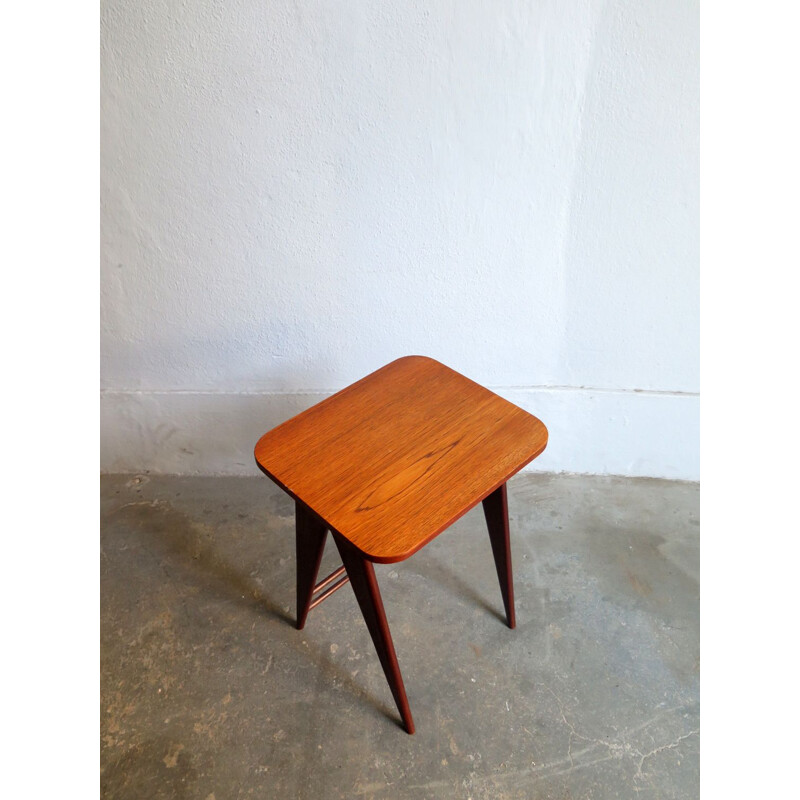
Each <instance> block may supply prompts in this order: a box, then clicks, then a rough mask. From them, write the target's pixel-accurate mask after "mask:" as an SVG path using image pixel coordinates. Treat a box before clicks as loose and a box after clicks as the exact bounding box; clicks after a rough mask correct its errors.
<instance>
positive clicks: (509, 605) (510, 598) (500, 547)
mask: <svg viewBox="0 0 800 800" xmlns="http://www.w3.org/2000/svg"><path fill="white" fill-rule="evenodd" d="M483 513H484V515H485V516H486V525H487V527H488V528H489V540H490V541H491V543H492V554H493V555H494V565H495V567H496V568H497V577H498V579H499V580H500V591H501V593H502V595H503V605H504V606H505V608H506V619H507V620H508V627H509V628H514V627H516V625H517V618H516V614H515V613H514V575H513V573H512V571H511V542H510V540H509V535H508V497H507V492H506V484H505V483H504V484H503V485H502V486H500V487H499V488H497V489H495V490H494V491H493V492H492V493H491V494H490V495H489V496H488V497H487V498H486V499H485V500H484V501H483Z"/></svg>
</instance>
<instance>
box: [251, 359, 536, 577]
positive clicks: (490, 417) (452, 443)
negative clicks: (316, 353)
mask: <svg viewBox="0 0 800 800" xmlns="http://www.w3.org/2000/svg"><path fill="white" fill-rule="evenodd" d="M546 445H547V429H546V428H545V426H544V424H543V423H542V422H541V421H540V420H538V419H537V418H536V417H534V416H532V415H531V414H528V413H527V412H526V411H523V410H522V409H521V408H518V407H517V406H515V405H513V404H512V403H509V402H508V401H507V400H504V399H503V398H502V397H499V396H498V395H496V394H494V393H493V392H490V391H489V390H488V389H485V388H483V387H482V386H480V385H479V384H477V383H475V382H474V381H471V380H469V378H465V377H464V376H463V375H461V374H459V373H458V372H455V371H454V370H452V369H450V368H449V367H446V366H444V364H440V363H439V362H438V361H434V360H433V359H432V358H426V357H423V356H406V357H405V358H400V359H398V360H397V361H393V362H392V363H391V364H387V365H386V366H385V367H382V368H381V369H379V370H377V371H376V372H373V373H372V374H370V375H367V376H366V377H365V378H362V379H361V380H360V381H357V382H356V383H354V384H352V385H351V386H348V387H347V388H346V389H342V391H340V392H338V393H337V394H335V395H333V396H331V397H328V398H327V399H325V400H323V401H322V402H320V403H317V405H315V406H313V407H312V408H309V409H308V410H307V411H304V412H303V413H301V414H298V415H297V416H296V417H292V419H290V420H287V421H286V422H284V423H283V424H282V425H279V426H278V427H277V428H274V429H273V430H271V431H269V432H268V433H266V434H265V435H264V436H262V437H261V439H259V441H258V444H257V445H256V448H255V457H256V462H257V463H258V465H259V467H260V468H261V469H262V470H263V471H264V472H265V473H266V474H267V475H268V476H269V477H270V478H272V480H274V481H275V482H276V483H277V484H278V485H279V486H281V487H282V488H284V489H285V490H286V491H287V492H289V494H291V495H292V496H293V497H295V498H296V499H298V500H300V501H302V502H303V503H305V504H306V505H307V506H309V507H310V508H312V509H313V510H314V511H315V512H316V513H317V514H318V515H319V516H320V517H322V519H323V520H324V521H325V522H326V523H327V524H328V526H329V527H330V528H331V529H333V530H335V531H337V532H338V533H340V534H341V535H342V536H344V537H345V538H346V539H348V540H349V541H350V542H352V543H353V544H354V545H355V547H356V548H358V550H359V551H360V552H361V553H362V554H363V555H364V556H365V557H366V558H367V559H369V560H370V561H377V562H380V563H391V562H394V561H402V560H403V559H405V558H408V557H409V556H410V555H411V554H412V553H415V552H416V551H417V550H419V549H420V547H422V546H423V545H425V544H427V543H428V542H429V541H430V540H431V539H433V538H434V537H435V536H436V535H437V534H439V533H441V532H442V531H443V530H444V529H445V528H447V527H448V526H449V525H451V524H452V523H453V522H455V521H456V520H457V519H458V518H459V517H460V516H462V515H463V514H465V513H466V512H467V511H469V509H470V508H472V507H473V506H474V505H475V504H476V503H478V502H480V501H481V500H482V499H483V498H484V497H486V496H487V495H488V494H490V493H491V492H493V491H494V490H495V489H496V488H497V487H498V486H500V485H501V484H502V483H505V482H506V481H507V480H508V479H509V478H510V477H511V476H512V475H514V473H516V472H518V471H519V470H520V469H521V468H522V467H524V466H525V465H526V464H527V463H529V462H530V461H532V460H533V459H534V458H536V456H538V455H539V454H540V453H541V452H542V451H543V450H544V448H545V447H546Z"/></svg>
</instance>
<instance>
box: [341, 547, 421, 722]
mask: <svg viewBox="0 0 800 800" xmlns="http://www.w3.org/2000/svg"><path fill="white" fill-rule="evenodd" d="M333 540H334V541H335V542H336V547H337V548H338V549H339V554H340V555H341V557H342V562H343V563H344V566H345V569H346V570H347V574H348V576H349V577H350V585H351V586H352V587H353V591H354V592H355V595H356V600H357V601H358V605H359V606H360V607H361V613H362V614H363V615H364V621H365V622H366V623H367V628H368V629H369V633H370V636H372V641H373V643H374V645H375V649H376V650H377V651H378V657H379V658H380V660H381V665H382V666H383V671H384V674H385V675H386V680H387V681H388V682H389V688H390V689H391V690H392V695H393V696H394V701H395V703H396V704H397V709H398V711H399V712H400V716H401V718H402V720H403V724H404V725H405V728H406V731H408V733H414V720H413V719H412V717H411V709H410V708H409V706H408V698H407V697H406V689H405V686H404V685H403V676H402V675H401V674H400V665H399V664H398V663H397V655H396V653H395V651H394V644H393V643H392V635H391V633H389V624H388V623H387V622H386V612H385V611H384V610H383V601H382V600H381V592H380V589H379V588H378V581H377V579H376V577H375V569H374V567H373V566H372V562H370V561H367V560H366V559H365V558H363V556H362V555H361V554H360V553H359V552H358V551H357V550H355V548H353V547H352V545H350V544H349V542H347V541H346V540H345V539H342V537H341V536H339V535H338V534H336V533H334V534H333Z"/></svg>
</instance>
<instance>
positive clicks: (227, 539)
mask: <svg viewBox="0 0 800 800" xmlns="http://www.w3.org/2000/svg"><path fill="white" fill-rule="evenodd" d="M101 485H102V505H101V523H102V524H101V579H102V584H101V587H102V588H101V601H102V612H101V635H102V644H101V647H102V649H101V672H102V683H101V695H102V696H101V702H102V706H101V786H102V794H103V797H104V798H136V800H144V799H145V798H197V799H198V800H226V799H227V798H247V797H258V798H339V797H342V798H345V797H346V798H351V797H353V798H387V799H388V798H392V799H394V798H399V799H402V798H415V799H417V798H423V799H424V798H474V799H475V800H478V798H554V799H555V798H558V800H565V799H566V798H628V797H630V798H633V797H636V798H694V797H697V796H698V793H699V789H698V786H699V764H698V762H699V621H698V616H699V614H698V611H699V587H698V571H699V528H698V499H699V497H698V496H699V490H698V487H697V485H695V484H686V483H672V482H667V481H656V480H630V479H618V478H596V477H595V478H593V477H576V476H544V475H520V476H517V477H516V478H514V479H513V480H512V481H511V482H510V484H509V508H510V515H511V527H512V548H513V558H514V573H515V588H516V594H517V629H516V630H514V631H511V630H509V629H508V628H507V627H506V626H505V624H504V623H503V622H502V621H501V620H502V601H501V597H500V590H499V586H498V584H497V577H496V575H495V572H494V565H493V562H492V556H491V549H490V547H489V540H488V537H487V535H486V531H485V527H484V520H483V517H482V514H481V511H480V509H476V510H473V511H471V512H470V513H469V514H468V515H466V516H465V517H464V518H462V519H461V520H460V521H458V522H457V523H456V524H455V525H453V527H452V528H450V529H449V530H448V531H446V532H445V533H443V534H442V535H441V536H440V537H438V538H437V539H436V540H435V541H434V542H432V543H431V544H430V545H428V546H427V547H426V548H424V549H423V550H422V551H420V552H419V553H417V554H416V555H414V556H413V557H412V558H410V559H409V560H407V561H405V562H403V563H402V564H397V565H385V566H381V565H378V566H377V567H376V571H377V575H378V581H379V583H380V585H381V590H382V592H383V598H384V603H385V606H386V610H387V616H388V618H389V623H390V625H391V628H392V632H393V636H394V640H395V647H396V649H397V652H398V658H399V660H400V666H401V669H402V670H403V675H404V678H405V684H406V689H407V691H408V695H409V700H410V703H411V710H412V713H413V715H414V719H415V722H416V726H417V732H416V734H415V735H413V736H409V735H407V734H406V733H405V732H404V731H403V730H402V729H401V728H400V727H399V718H398V715H397V711H396V709H395V707H394V704H393V701H392V697H391V694H390V692H389V688H388V686H387V684H386V681H385V679H384V676H383V672H382V670H381V667H380V663H379V661H378V658H377V655H376V653H375V651H374V649H373V646H372V642H371V640H370V638H369V634H368V633H367V629H366V626H365V624H364V622H363V620H362V619H361V616H360V613H359V611H358V608H357V605H356V602H355V598H354V597H353V593H352V590H351V589H350V587H349V586H345V587H344V588H343V589H341V590H340V591H339V592H337V593H336V594H335V595H333V596H332V597H331V598H330V599H329V600H327V601H326V602H324V603H323V604H322V605H321V606H319V607H318V608H317V609H315V610H314V611H312V612H311V615H310V617H309V621H308V624H307V626H306V628H305V630H303V631H297V630H295V629H294V626H293V623H294V613H295V609H294V538H293V536H294V528H293V526H294V508H293V504H292V502H291V500H290V499H289V498H288V497H286V496H285V495H284V494H283V493H282V492H281V491H280V490H278V489H277V488H276V487H275V486H273V485H272V484H271V482H270V481H269V480H267V479H266V478H260V477H259V478H178V477H148V476H138V477H132V476H106V477H104V478H103V479H102V483H101ZM336 566H338V562H337V559H336V554H335V548H334V547H333V544H332V542H329V545H328V548H327V549H326V553H325V558H324V561H323V566H322V570H323V571H322V572H321V575H324V574H327V572H328V571H331V570H332V569H334V568H335V567H336Z"/></svg>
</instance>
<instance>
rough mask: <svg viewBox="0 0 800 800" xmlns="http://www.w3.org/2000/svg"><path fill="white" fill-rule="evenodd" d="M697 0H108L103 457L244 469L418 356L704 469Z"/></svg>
mask: <svg viewBox="0 0 800 800" xmlns="http://www.w3.org/2000/svg"><path fill="white" fill-rule="evenodd" d="M698 16H699V12H698V6H697V0H675V2H668V3H641V2H634V1H633V0H607V1H606V0H603V1H601V0H552V1H551V2H546V1H545V0H540V1H537V2H514V3H512V2H497V0H485V1H484V2H477V1H474V2H463V1H462V2H454V1H453V2H445V1H444V0H427V1H425V2H423V0H404V2H394V3H391V4H387V3H374V2H365V1H364V0H349V2H338V3H337V2H333V0H328V1H327V2H325V0H263V1H262V2H259V3H253V2H250V0H224V2H223V1H222V0H216V2H204V3H202V4H200V3H198V4H191V3H186V4H180V3H178V2H169V0H105V4H104V7H103V12H102V25H103V27H102V37H103V49H102V117H103V130H102V145H103V151H102V160H103V164H102V199H103V210H102V256H103V263H102V287H103V288H102V311H101V316H102V368H103V374H102V388H103V397H102V404H101V408H102V466H103V469H105V470H111V471H141V470H144V469H150V470H152V471H155V472H158V471H168V472H186V473H191V472H223V473H255V472H256V469H255V467H254V464H253V457H252V448H253V445H254V443H255V440H256V438H257V437H258V436H259V435H260V434H261V433H263V432H264V431H266V430H267V429H268V428H269V427H271V426H272V425H274V424H277V423H278V422H280V421H281V420H282V419H285V418H286V417H288V416H290V415H291V414H293V413H296V412H297V411H298V410H300V409H301V408H304V407H306V406H307V405H310V404H311V403H313V402H315V401H316V400H318V399H319V398H320V397H321V396H323V395H324V394H325V393H328V392H331V391H334V390H336V389H338V388H341V387H342V386H344V385H346V384H347V383H350V382H352V381H353V380H355V379H357V378H359V377H361V376H363V375H365V374H367V373H368V372H371V371H372V370H374V369H376V368H377V367H379V366H381V365H382V364H384V363H386V362H388V361H390V360H392V359H394V358H396V357H399V356H401V355H406V354H412V353H418V354H425V355H430V356H432V357H434V358H437V359H439V360H440V361H443V362H444V363H446V364H448V365H449V366H451V367H453V368H454V369H457V370H459V371H460V372H463V373H464V374H466V375H468V376H469V377H471V378H473V379H474V380H477V381H479V382H481V383H483V384H485V385H487V386H489V387H491V388H493V389H494V390H495V391H497V392H498V393H499V394H502V395H504V396H506V397H508V398H509V399H511V400H512V401H514V402H516V403H518V404H519V405H521V406H523V407H524V408H526V409H528V410H529V411H531V412H532V413H534V414H536V415H537V416H539V417H541V419H542V420H543V421H544V422H545V423H546V424H547V426H548V428H549V429H550V445H549V447H548V450H547V451H546V452H545V454H544V455H543V456H542V457H541V458H539V459H538V460H537V461H535V462H534V464H533V465H532V467H534V468H536V469H546V470H554V471H562V470H566V471H577V472H596V473H615V474H624V475H651V476H663V477H672V478H685V479H691V480H695V479H697V478H698V474H699V464H698V461H699V458H698V450H699V446H698V404H699V396H698V390H699V386H698V132H699V111H698V94H699V88H698V71H699V68H698Z"/></svg>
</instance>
